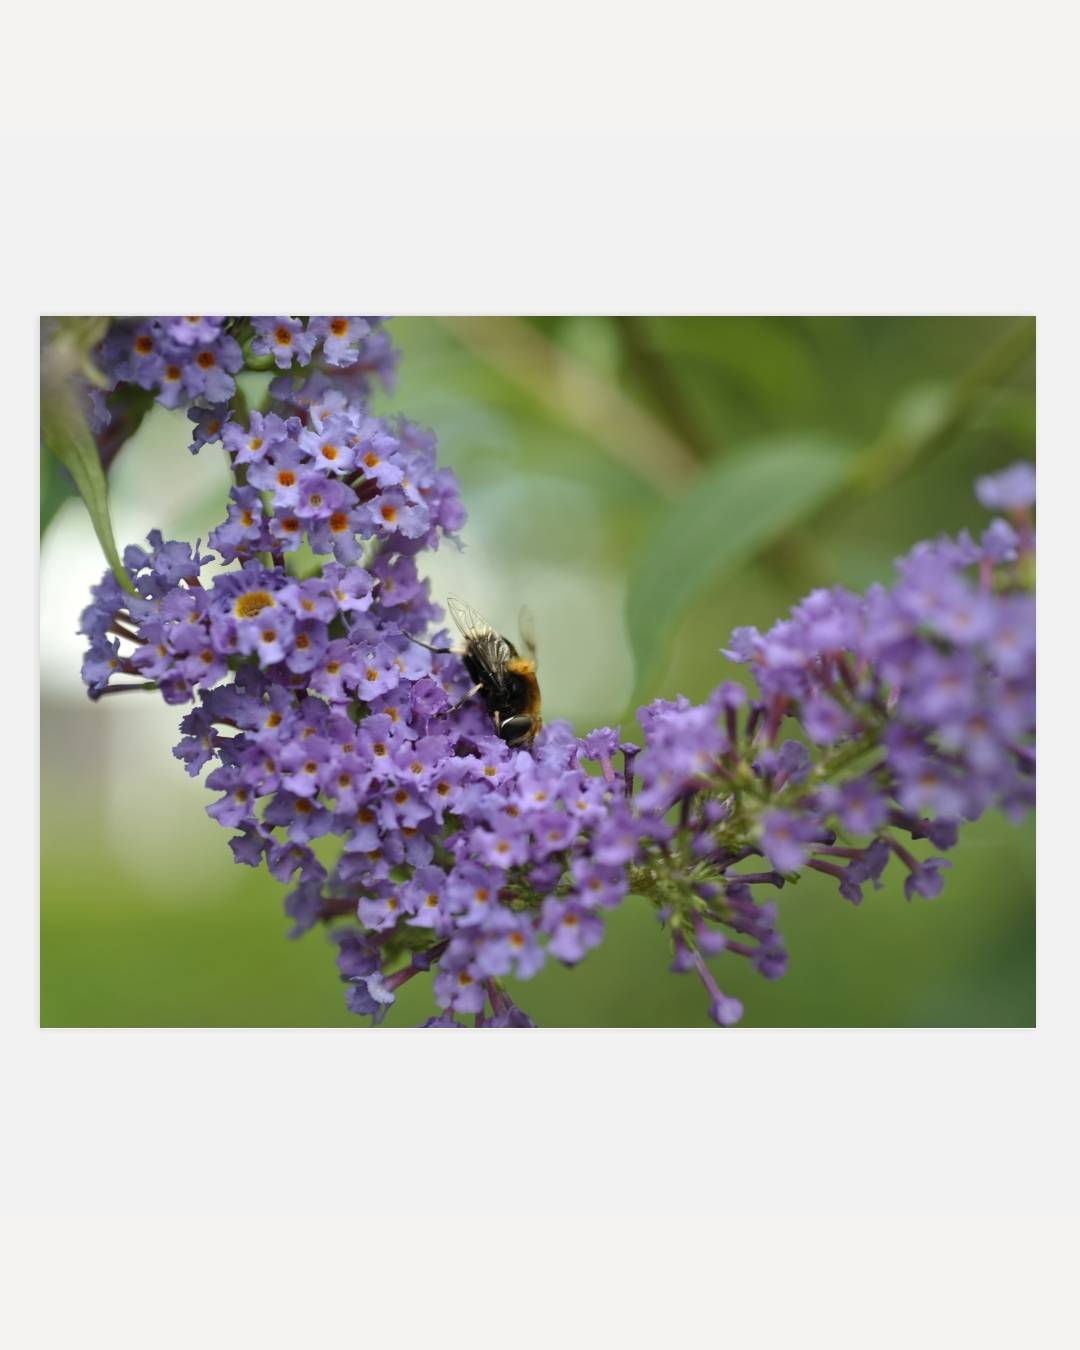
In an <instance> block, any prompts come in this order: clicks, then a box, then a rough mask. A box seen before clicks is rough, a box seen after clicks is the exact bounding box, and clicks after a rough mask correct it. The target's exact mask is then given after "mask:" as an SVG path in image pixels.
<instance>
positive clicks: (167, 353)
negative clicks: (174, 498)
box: [95, 314, 397, 449]
mask: <svg viewBox="0 0 1080 1350" xmlns="http://www.w3.org/2000/svg"><path fill="white" fill-rule="evenodd" d="M381 323H382V320H381V319H379V318H360V317H357V316H351V317H342V318H329V317H325V316H321V315H316V316H313V317H311V318H309V319H308V320H307V321H306V323H305V322H303V321H302V320H300V319H297V318H293V317H292V316H290V315H269V316H263V317H259V316H256V317H253V318H250V319H227V318H225V317H224V316H222V315H197V314H196V315H158V316H155V317H150V318H140V319H120V320H116V321H115V322H113V323H112V324H111V325H110V327H109V331H108V333H107V334H106V335H105V338H104V339H103V341H102V343H101V345H100V347H99V349H98V352H97V360H98V364H99V365H100V367H101V370H102V372H103V374H104V375H105V377H106V379H108V380H109V381H111V383H112V385H113V387H114V388H115V387H117V386H119V385H132V386H135V387H136V388H138V389H145V390H147V391H148V392H151V393H153V394H154V395H155V397H156V398H157V401H158V402H159V403H162V404H164V406H165V407H166V408H177V407H180V406H181V405H189V404H194V405H195V407H194V409H193V413H194V415H195V420H196V421H197V422H198V423H200V429H201V430H204V429H205V427H206V426H208V425H211V426H213V425H214V424H216V428H215V430H216V431H217V432H220V427H221V424H222V423H223V422H224V421H225V420H226V418H227V416H228V409H227V408H226V407H225V405H226V404H227V403H228V401H229V400H230V399H231V398H232V397H233V396H234V394H235V393H236V381H235V378H234V377H235V375H236V374H237V372H238V371H240V370H241V369H242V368H243V367H244V365H245V353H247V355H248V357H249V358H254V359H255V362H256V363H258V360H259V358H261V359H262V360H263V361H266V362H271V363H272V364H273V365H275V366H276V367H277V368H278V369H280V370H291V369H292V368H293V367H294V366H297V367H312V366H313V367H317V368H321V369H327V370H333V371H336V372H338V373H339V374H340V376H341V381H340V387H341V388H342V390H344V391H346V392H349V393H351V394H352V395H354V396H356V397H360V398H364V397H366V396H367V394H368V392H369V391H370V388H371V384H372V381H373V380H374V379H378V380H380V381H381V382H382V383H383V384H385V385H386V386H387V387H389V385H390V383H391V381H392V379H393V374H394V369H395V366H396V363H397V353H396V351H395V350H394V348H393V346H392V344H391V342H390V339H389V337H388V335H387V334H386V333H385V331H383V330H382V329H381V327H380V325H381ZM100 415H101V416H102V417H104V416H105V414H104V413H103V412H101V413H100ZM101 429H102V427H101V426H98V427H96V428H95V430H101ZM211 438H212V437H204V440H203V441H200V440H199V439H198V437H197V438H196V444H195V445H194V446H193V447H192V448H193V449H198V448H199V445H200V444H203V443H205V439H211Z"/></svg>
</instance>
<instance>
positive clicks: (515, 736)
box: [499, 713, 536, 747]
mask: <svg viewBox="0 0 1080 1350" xmlns="http://www.w3.org/2000/svg"><path fill="white" fill-rule="evenodd" d="M535 725H536V718H535V717H533V716H532V714H531V713H519V714H518V716H517V717H508V718H507V719H506V721H505V722H501V723H500V724H499V735H500V736H501V737H502V738H503V740H504V741H505V742H506V744H507V745H509V746H511V747H513V746H515V745H521V744H522V743H523V742H524V741H527V740H529V739H530V737H531V735H532V730H533V727H534V726H535Z"/></svg>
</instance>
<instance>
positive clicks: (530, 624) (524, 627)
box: [518, 605, 536, 666]
mask: <svg viewBox="0 0 1080 1350" xmlns="http://www.w3.org/2000/svg"><path fill="white" fill-rule="evenodd" d="M518 629H519V631H520V633H521V644H522V646H523V647H524V648H525V650H526V651H527V652H528V653H529V657H530V659H531V660H532V663H533V665H534V666H535V665H536V620H535V619H534V618H533V612H532V610H531V609H530V608H529V606H528V605H522V606H521V613H520V614H519V615H518Z"/></svg>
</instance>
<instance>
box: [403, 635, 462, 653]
mask: <svg viewBox="0 0 1080 1350" xmlns="http://www.w3.org/2000/svg"><path fill="white" fill-rule="evenodd" d="M401 636H402V637H407V638H408V639H409V641H410V642H415V643H416V645H417V646H418V647H426V648H427V650H428V651H429V652H434V653H435V654H436V656H450V655H452V654H453V653H454V652H455V651H456V648H454V647H433V646H432V645H431V643H430V642H421V640H420V639H419V638H418V637H413V635H412V634H411V633H402V635H401ZM459 655H460V653H459Z"/></svg>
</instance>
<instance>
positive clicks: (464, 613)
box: [446, 595, 495, 640]
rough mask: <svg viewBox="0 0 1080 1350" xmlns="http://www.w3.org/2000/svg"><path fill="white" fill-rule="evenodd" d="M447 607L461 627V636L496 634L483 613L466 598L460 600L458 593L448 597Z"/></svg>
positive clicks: (474, 636)
mask: <svg viewBox="0 0 1080 1350" xmlns="http://www.w3.org/2000/svg"><path fill="white" fill-rule="evenodd" d="M446 607H447V609H448V610H449V611H450V613H451V615H452V616H453V620H454V622H455V623H456V624H457V626H458V628H459V629H460V631H461V636H462V637H463V638H465V639H466V640H468V639H469V638H477V637H487V636H489V635H491V634H494V632H495V630H494V628H492V626H491V624H489V623H488V621H487V619H485V618H484V616H483V615H482V614H478V613H477V612H476V610H475V609H473V607H472V606H471V605H467V604H466V603H465V601H464V600H459V599H458V597H457V596H456V595H448V596H447V597H446Z"/></svg>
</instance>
